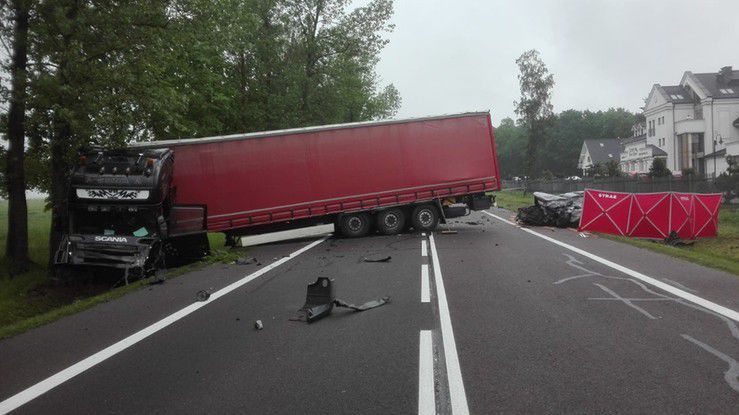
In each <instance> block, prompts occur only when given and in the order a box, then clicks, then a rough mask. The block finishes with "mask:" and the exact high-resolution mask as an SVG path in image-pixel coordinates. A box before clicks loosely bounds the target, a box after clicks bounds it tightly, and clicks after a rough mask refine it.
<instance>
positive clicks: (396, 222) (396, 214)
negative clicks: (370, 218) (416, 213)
mask: <svg viewBox="0 0 739 415" xmlns="http://www.w3.org/2000/svg"><path fill="white" fill-rule="evenodd" d="M404 227H405V212H403V211H402V210H401V209H397V208H393V209H387V210H383V211H381V212H379V213H378V214H377V229H378V230H379V231H380V233H383V234H385V235H395V234H398V233H400V232H401V231H402V230H403V228H404Z"/></svg>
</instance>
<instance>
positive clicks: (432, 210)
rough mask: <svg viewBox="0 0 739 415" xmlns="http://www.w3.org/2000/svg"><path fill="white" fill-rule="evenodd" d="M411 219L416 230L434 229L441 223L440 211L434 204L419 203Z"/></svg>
mask: <svg viewBox="0 0 739 415" xmlns="http://www.w3.org/2000/svg"><path fill="white" fill-rule="evenodd" d="M411 221H412V222H413V228H415V229H416V231H432V230H434V229H436V225H437V224H438V223H439V212H438V211H437V210H436V207H435V206H433V205H418V206H416V208H415V209H413V213H412V214H411Z"/></svg>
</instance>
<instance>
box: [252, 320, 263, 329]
mask: <svg viewBox="0 0 739 415" xmlns="http://www.w3.org/2000/svg"><path fill="white" fill-rule="evenodd" d="M254 328H255V329H257V330H261V329H263V328H264V324H262V320H257V321H255V322H254Z"/></svg>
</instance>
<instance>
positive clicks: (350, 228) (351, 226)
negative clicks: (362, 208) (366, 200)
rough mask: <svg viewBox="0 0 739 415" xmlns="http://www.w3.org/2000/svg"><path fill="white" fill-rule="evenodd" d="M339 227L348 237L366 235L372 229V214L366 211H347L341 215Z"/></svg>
mask: <svg viewBox="0 0 739 415" xmlns="http://www.w3.org/2000/svg"><path fill="white" fill-rule="evenodd" d="M339 229H340V230H341V234H342V235H344V236H346V237H347V238H358V237H360V236H365V235H367V234H368V233H369V230H370V215H369V214H367V213H365V212H357V213H347V214H345V215H343V216H342V217H341V220H340V221H339Z"/></svg>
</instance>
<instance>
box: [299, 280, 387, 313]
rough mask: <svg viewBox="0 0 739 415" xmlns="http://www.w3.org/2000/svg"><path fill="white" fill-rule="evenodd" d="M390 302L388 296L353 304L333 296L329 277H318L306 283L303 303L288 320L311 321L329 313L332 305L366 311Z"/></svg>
mask: <svg viewBox="0 0 739 415" xmlns="http://www.w3.org/2000/svg"><path fill="white" fill-rule="evenodd" d="M388 302H390V297H382V298H380V299H378V300H372V301H368V302H366V303H364V304H362V305H359V306H357V305H354V304H352V303H348V302H346V301H343V300H340V299H337V298H335V297H334V287H333V284H332V281H331V279H329V278H326V277H318V279H317V280H316V282H314V283H312V284H308V292H307V294H306V296H305V304H304V305H303V307H301V308H300V310H298V313H297V314H296V315H295V316H293V317H291V318H290V320H294V321H305V322H308V323H312V322H314V321H316V320H319V319H321V318H323V317H326V316H327V315H329V314H331V310H333V308H334V306H336V307H344V308H350V309H352V310H354V311H366V310H370V309H373V308H376V307H380V306H382V305H385V304H387V303H388Z"/></svg>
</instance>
